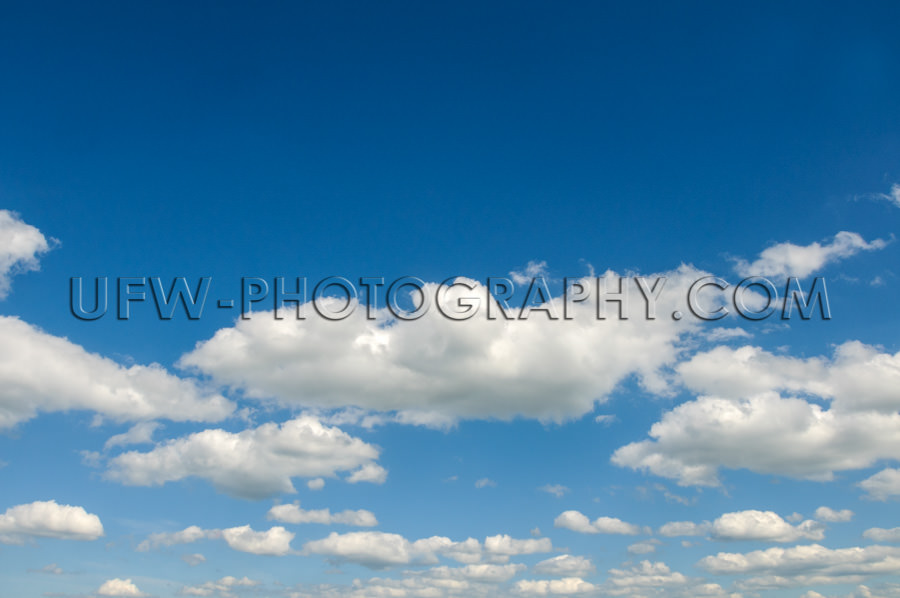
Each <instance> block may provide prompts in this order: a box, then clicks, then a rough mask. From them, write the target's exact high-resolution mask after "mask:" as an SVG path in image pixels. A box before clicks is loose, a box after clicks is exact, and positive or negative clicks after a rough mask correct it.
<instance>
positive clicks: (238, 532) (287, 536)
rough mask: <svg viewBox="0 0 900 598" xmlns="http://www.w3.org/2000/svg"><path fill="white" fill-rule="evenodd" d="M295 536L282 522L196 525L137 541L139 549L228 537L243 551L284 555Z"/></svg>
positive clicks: (229, 542)
mask: <svg viewBox="0 0 900 598" xmlns="http://www.w3.org/2000/svg"><path fill="white" fill-rule="evenodd" d="M293 539H294V534H293V533H292V532H289V531H287V530H286V529H284V528H283V527H281V526H276V527H272V528H270V529H268V530H266V531H260V532H258V531H255V530H253V529H252V528H251V527H250V526H249V525H242V526H239V527H230V528H226V529H203V528H201V527H199V526H196V525H192V526H190V527H187V528H185V529H183V530H181V531H178V532H161V533H155V534H150V536H148V537H147V539H146V540H144V541H143V542H141V543H140V544H138V545H137V548H136V550H137V551H139V552H145V551H148V550H152V549H155V548H159V547H160V546H175V545H178V544H192V543H194V542H198V541H200V540H225V542H226V543H227V544H228V546H229V547H230V548H232V549H234V550H237V551H240V552H249V553H251V554H262V555H273V556H283V555H285V554H288V553H289V552H290V551H291V540H293ZM201 556H202V555H201Z"/></svg>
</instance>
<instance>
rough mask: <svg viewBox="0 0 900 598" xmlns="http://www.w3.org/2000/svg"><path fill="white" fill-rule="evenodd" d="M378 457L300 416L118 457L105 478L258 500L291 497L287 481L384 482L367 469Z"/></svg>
mask: <svg viewBox="0 0 900 598" xmlns="http://www.w3.org/2000/svg"><path fill="white" fill-rule="evenodd" d="M378 453H379V451H378V449H377V448H376V447H374V446H372V445H370V444H367V443H365V442H363V441H362V440H360V439H358V438H355V437H353V436H350V435H348V434H346V433H345V432H343V431H342V430H340V429H338V428H334V427H328V426H324V425H323V424H322V423H321V422H320V421H319V420H317V419H315V418H314V417H311V416H300V417H297V418H294V419H292V420H289V421H287V422H284V423H283V424H276V423H266V424H263V425H261V426H259V427H257V428H251V429H247V430H243V431H241V432H237V433H232V432H227V431H225V430H221V429H209V430H203V431H202V432H197V433H194V434H191V435H189V436H186V437H183V438H179V439H174V440H169V441H167V442H165V443H162V444H159V445H157V446H156V448H154V449H153V450H151V451H149V452H146V453H142V452H137V451H130V452H127V453H123V454H121V455H119V456H117V457H115V458H114V459H112V460H110V462H109V470H108V472H107V476H108V477H109V478H110V479H113V480H116V481H119V482H122V483H124V484H127V485H131V486H158V485H162V484H165V483H166V482H171V481H176V480H181V479H184V478H187V477H192V476H193V477H199V478H203V479H206V480H209V481H210V482H211V483H212V484H213V486H215V488H216V489H217V490H219V491H220V492H225V493H227V494H231V495H233V496H239V497H242V498H249V499H260V498H265V497H267V496H271V495H273V494H277V493H280V492H290V493H293V492H295V489H294V485H293V483H292V482H291V478H292V477H319V476H334V475H336V474H337V473H338V472H341V471H350V470H357V471H356V472H354V474H352V475H351V477H353V476H358V477H357V478H355V479H353V480H352V481H370V482H376V483H377V482H381V481H384V475H386V474H385V473H384V470H383V469H382V468H381V467H380V466H378V465H376V464H374V463H373V461H374V460H375V459H377V458H378ZM360 472H363V473H360ZM372 472H375V473H372ZM376 474H377V475H376Z"/></svg>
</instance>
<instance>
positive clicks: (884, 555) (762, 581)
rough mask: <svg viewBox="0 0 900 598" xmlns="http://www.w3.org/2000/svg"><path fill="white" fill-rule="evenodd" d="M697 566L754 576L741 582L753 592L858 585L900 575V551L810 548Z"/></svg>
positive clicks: (728, 557)
mask: <svg viewBox="0 0 900 598" xmlns="http://www.w3.org/2000/svg"><path fill="white" fill-rule="evenodd" d="M697 565H698V566H699V567H701V568H703V569H705V570H706V571H709V572H710V573H713V574H716V575H746V574H754V575H755V577H753V578H751V579H748V580H745V581H743V582H742V586H743V587H746V588H750V589H768V588H779V587H794V586H804V585H818V584H830V583H859V582H860V581H862V580H863V579H864V577H865V576H867V575H882V574H884V575H896V574H897V573H900V548H892V547H887V546H879V545H873V546H866V547H863V548H860V547H851V548H839V549H830V548H825V547H824V546H820V545H818V544H811V545H808V546H794V547H792V548H780V547H776V548H769V549H766V550H755V551H753V552H748V553H726V552H720V553H718V554H716V555H714V556H707V557H705V558H703V559H701V560H700V561H699V562H698V563H697Z"/></svg>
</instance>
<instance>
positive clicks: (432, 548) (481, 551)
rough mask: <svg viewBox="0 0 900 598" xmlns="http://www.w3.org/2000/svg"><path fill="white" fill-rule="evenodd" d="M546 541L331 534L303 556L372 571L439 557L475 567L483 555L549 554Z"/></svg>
mask: <svg viewBox="0 0 900 598" xmlns="http://www.w3.org/2000/svg"><path fill="white" fill-rule="evenodd" d="M551 550H553V545H552V543H551V541H550V540H549V539H548V538H540V539H524V540H520V539H516V538H512V537H510V536H507V535H497V536H488V537H487V538H485V540H484V544H483V545H482V544H481V543H480V542H478V540H476V539H474V538H468V539H467V540H464V541H461V542H455V541H453V540H451V539H450V538H446V537H443V536H432V537H430V538H423V539H421V540H416V541H410V540H407V539H406V538H404V537H403V536H401V535H399V534H393V533H386V532H375V531H367V532H351V533H346V534H339V533H337V532H332V533H331V534H329V535H328V537H326V538H322V539H321V540H313V541H310V542H307V543H306V544H305V545H304V546H303V552H304V553H305V554H317V555H321V556H325V557H327V558H329V559H331V560H334V561H338V562H351V563H356V564H359V565H363V566H365V567H369V568H372V569H383V568H387V567H392V566H397V565H409V564H434V563H437V562H438V557H439V556H445V557H447V558H451V559H453V560H456V561H459V562H463V563H470V564H477V563H478V561H480V560H481V558H482V557H483V556H486V557H487V558H489V559H490V560H492V561H499V562H505V561H506V560H508V559H509V557H510V556H516V555H520V554H535V553H542V552H550V551H551Z"/></svg>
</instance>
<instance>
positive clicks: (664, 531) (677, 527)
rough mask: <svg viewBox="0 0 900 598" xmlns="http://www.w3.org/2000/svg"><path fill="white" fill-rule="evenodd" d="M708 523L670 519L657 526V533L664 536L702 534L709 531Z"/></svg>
mask: <svg viewBox="0 0 900 598" xmlns="http://www.w3.org/2000/svg"><path fill="white" fill-rule="evenodd" d="M709 529H710V523H709V522H708V521H704V522H703V523H694V522H693V521H670V522H669V523H666V524H664V525H662V526H660V528H659V535H660V536H666V537H669V538H671V537H675V536H702V535H703V534H706V533H708V532H709Z"/></svg>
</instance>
